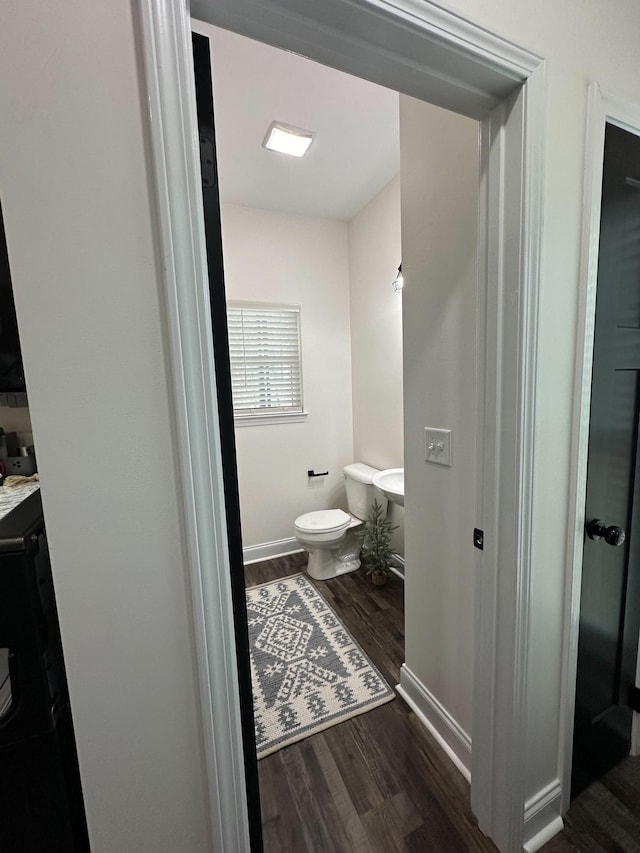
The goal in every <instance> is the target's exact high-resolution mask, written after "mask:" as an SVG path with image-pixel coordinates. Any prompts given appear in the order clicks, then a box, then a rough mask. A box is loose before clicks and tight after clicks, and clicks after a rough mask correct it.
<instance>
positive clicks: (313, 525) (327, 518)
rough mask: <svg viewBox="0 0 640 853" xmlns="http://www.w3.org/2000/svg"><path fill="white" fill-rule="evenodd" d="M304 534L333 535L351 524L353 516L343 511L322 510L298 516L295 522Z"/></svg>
mask: <svg viewBox="0 0 640 853" xmlns="http://www.w3.org/2000/svg"><path fill="white" fill-rule="evenodd" d="M294 524H295V526H296V527H297V528H298V530H300V531H301V532H302V533H331V532H332V531H334V530H341V529H342V528H345V527H348V526H349V525H350V524H351V516H350V515H349V514H348V513H346V512H344V511H343V510H341V509H320V510H317V511H316V512H306V513H305V514H304V515H300V516H298V518H296V520H295V522H294Z"/></svg>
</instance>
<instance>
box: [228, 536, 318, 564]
mask: <svg viewBox="0 0 640 853" xmlns="http://www.w3.org/2000/svg"><path fill="white" fill-rule="evenodd" d="M303 550H304V548H301V547H300V543H299V542H298V540H297V539H296V538H295V536H294V537H292V538H291V539H275V540H274V541H273V542H263V543H262V544H261V545H247V547H246V548H243V549H242V558H243V561H244V564H245V566H248V565H249V563H261V562H262V560H273V559H274V558H275V557H286V556H287V554H298V553H300V551H303Z"/></svg>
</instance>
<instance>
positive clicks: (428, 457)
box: [424, 427, 453, 468]
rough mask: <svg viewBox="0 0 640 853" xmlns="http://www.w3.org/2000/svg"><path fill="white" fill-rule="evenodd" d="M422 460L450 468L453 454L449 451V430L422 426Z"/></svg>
mask: <svg viewBox="0 0 640 853" xmlns="http://www.w3.org/2000/svg"><path fill="white" fill-rule="evenodd" d="M424 460H425V462H431V463H432V464H433V465H443V466H444V467H445V468H451V466H452V465H453V455H452V452H451V430H450V429H432V428H431V427H425V428H424Z"/></svg>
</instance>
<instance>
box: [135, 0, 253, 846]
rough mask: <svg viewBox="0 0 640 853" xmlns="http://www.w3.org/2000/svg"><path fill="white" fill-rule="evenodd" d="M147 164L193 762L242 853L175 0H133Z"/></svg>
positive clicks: (215, 453)
mask: <svg viewBox="0 0 640 853" xmlns="http://www.w3.org/2000/svg"><path fill="white" fill-rule="evenodd" d="M136 12H137V17H138V25H139V33H138V38H139V39H140V42H141V44H140V54H141V56H142V59H143V61H144V69H143V70H144V84H145V87H146V96H147V98H148V100H147V104H146V105H147V108H148V114H147V120H148V123H149V124H148V127H149V135H150V145H151V154H152V158H151V159H152V165H153V178H154V180H153V189H154V190H155V196H156V197H155V202H156V211H155V213H156V217H157V222H158V232H159V233H158V244H159V254H160V257H159V264H158V267H159V269H160V270H161V271H162V276H161V278H162V285H163V288H164V307H165V323H166V330H167V338H168V341H169V352H168V367H169V373H170V379H171V382H172V396H173V402H174V417H175V421H176V434H177V436H178V440H177V441H176V448H177V452H178V453H179V462H180V470H181V472H182V506H183V513H182V524H183V530H184V534H185V535H184V538H185V544H186V553H185V563H186V566H187V570H188V572H189V580H190V584H191V592H192V608H193V611H192V614H193V621H194V633H195V652H196V664H197V672H198V683H199V689H200V713H201V721H202V738H203V745H202V746H203V760H204V765H205V767H206V773H207V783H208V790H207V796H208V805H209V815H208V817H209V826H210V833H211V841H212V847H213V849H214V850H237V851H238V853H241V851H248V850H249V828H248V812H247V798H246V783H245V777H244V756H243V749H242V732H241V725H240V708H239V704H238V701H237V699H235V701H234V698H233V697H237V695H238V674H237V658H236V646H235V634H234V624H233V609H232V601H231V581H230V577H231V572H230V567H229V553H228V544H227V532H226V512H225V501H224V491H223V486H222V473H221V471H222V465H221V450H220V435H219V429H218V410H217V401H216V393H215V368H214V361H213V341H212V327H211V315H210V309H209V282H208V277H207V266H206V251H205V237H204V216H203V207H202V192H201V186H200V172H199V152H198V141H197V120H196V107H195V85H194V79H193V59H192V54H191V30H190V20H189V17H188V15H187V10H186V8H184V7H183V6H182V4H176V3H174V2H173V0H138V4H137V8H136Z"/></svg>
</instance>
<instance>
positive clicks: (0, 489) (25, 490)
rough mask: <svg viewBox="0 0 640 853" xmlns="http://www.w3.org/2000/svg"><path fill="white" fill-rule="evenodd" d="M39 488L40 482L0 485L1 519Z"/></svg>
mask: <svg viewBox="0 0 640 853" xmlns="http://www.w3.org/2000/svg"><path fill="white" fill-rule="evenodd" d="M39 488H40V483H25V484H24V486H14V487H13V488H9V486H0V520H1V519H3V518H4V517H5V515H8V514H9V513H10V512H11V510H12V509H15V508H16V507H17V506H18V504H21V503H22V501H23V500H24V499H25V498H28V497H29V495H31V494H33V493H34V492H35V491H37V490H38V489H39Z"/></svg>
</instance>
